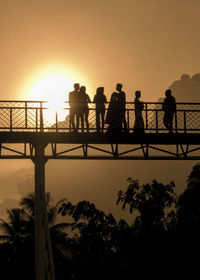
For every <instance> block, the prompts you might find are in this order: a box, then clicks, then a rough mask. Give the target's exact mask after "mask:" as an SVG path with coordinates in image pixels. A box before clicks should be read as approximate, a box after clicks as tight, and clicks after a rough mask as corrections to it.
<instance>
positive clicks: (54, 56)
mask: <svg viewBox="0 0 200 280" xmlns="http://www.w3.org/2000/svg"><path fill="white" fill-rule="evenodd" d="M199 27H200V1H199V0H187V1H186V0H168V1H166V0H151V1H149V0H140V1H136V0H101V1H100V0H95V1H94V0H73V1H70V0H68V1H67V0H54V1H53V0H28V1H27V0H0V42H1V44H0V61H1V67H0V99H1V100H4V99H9V100H11V99H12V100H15V99H26V98H27V94H28V90H29V87H30V90H31V86H33V85H32V84H30V85H29V84H28V86H27V81H29V79H30V77H32V76H33V75H37V73H38V72H40V71H41V69H48V68H52V69H53V68H56V69H58V70H57V71H58V72H59V67H60V69H63V68H64V69H66V71H68V72H69V73H71V74H70V75H71V76H70V79H72V80H73V82H76V81H77V80H79V79H81V82H82V83H84V84H85V85H86V86H87V91H88V93H89V94H90V96H91V97H92V96H93V95H94V93H95V90H96V88H97V87H98V86H105V93H106V95H107V96H108V98H109V97H110V95H111V93H112V91H113V90H114V88H115V84H116V83H117V82H121V83H122V84H123V85H124V90H125V91H126V93H127V100H130V101H132V100H133V94H134V91H135V90H137V89H140V90H141V91H142V99H143V100H144V101H156V100H157V99H158V98H159V97H161V96H163V95H164V91H165V89H166V88H167V87H168V86H170V85H171V84H172V82H173V81H174V80H177V79H179V78H180V76H181V75H182V74H184V73H187V74H189V75H194V74H195V73H199V72H200V66H199V65H200V55H199V50H200V37H199ZM47 74H48V73H47ZM36 82H37V81H36ZM25 85H26V86H25ZM25 89H26V90H25ZM57 96H59V94H58V95H57ZM66 98H67V92H66ZM188 99H189V96H188ZM188 101H189V100H188ZM19 162H20V163H19ZM194 163H195V162H185V163H180V162H173V163H171V162H162V163H159V162H152V161H150V162H145V161H141V162H137V161H128V162H125V161H123V162H113V161H112V162H111V161H109V162H102V161H101V162H95V164H94V162H93V163H92V162H87V161H82V162H79V161H69V162H67V161H62V162H58V161H51V162H49V163H48V164H47V168H46V170H47V175H46V178H47V179H46V181H47V188H48V190H50V191H51V192H52V194H53V195H54V196H56V199H57V198H59V196H61V197H63V196H65V192H66V195H67V196H68V197H69V199H70V196H72V197H73V199H79V200H80V199H82V198H83V199H91V200H95V202H96V201H97V203H98V202H99V206H102V205H104V204H105V205H106V207H107V209H108V208H109V199H110V198H111V197H112V198H113V197H114V199H113V201H115V197H116V191H117V190H118V189H120V188H121V187H122V188H123V186H122V184H124V186H126V183H125V179H126V178H127V177H130V176H133V177H136V178H139V179H141V180H144V181H146V180H151V179H154V178H158V179H159V178H160V179H162V180H166V178H168V177H169V179H170V180H171V179H173V180H175V181H178V182H179V184H180V185H181V184H182V183H183V182H184V181H185V178H186V177H187V175H188V172H189V171H190V170H191V167H192V165H193V164H194ZM0 166H1V168H0V176H1V177H0V180H1V182H2V183H1V185H2V187H1V188H0V200H2V201H3V199H5V198H17V196H18V192H20V193H22V189H23V190H24V186H25V185H26V183H27V182H29V183H30V181H31V180H30V177H31V176H32V174H33V166H32V163H31V162H30V161H3V160H1V162H0ZM55 168H57V171H56V172H55V173H53V172H52V170H55ZM158 169H159V172H160V173H159V175H158ZM66 170H67V171H68V172H69V174H68V175H67V171H66ZM74 170H83V171H82V172H83V174H82V175H81V176H80V177H79V178H78V179H77V176H76V175H75V173H74ZM183 170H184V172H185V173H184V176H183V175H182V174H183ZM116 171H117V172H116ZM116 173H118V174H119V175H118V177H116ZM16 174H18V175H17V177H16V180H14V179H13V180H12V178H15V175H16ZM144 174H145V176H144ZM24 182H25V183H24ZM97 182H98V184H97ZM23 184H24V185H23ZM27 184H28V183H27ZM30 185H31V183H30ZM124 188H125V187H124ZM106 192H107V194H106Z"/></svg>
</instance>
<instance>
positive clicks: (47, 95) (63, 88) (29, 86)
mask: <svg viewBox="0 0 200 280" xmlns="http://www.w3.org/2000/svg"><path fill="white" fill-rule="evenodd" d="M75 79H76V77H75V74H74V73H72V71H71V72H70V71H67V70H66V69H63V68H62V67H60V68H59V67H47V68H44V69H43V70H41V71H39V72H38V73H37V74H35V75H33V76H32V77H31V78H29V79H28V81H27V83H26V85H25V87H24V89H23V92H24V95H26V99H29V100H33V101H47V102H48V103H47V106H46V107H48V110H45V113H44V118H45V119H46V121H48V122H49V123H52V124H53V123H55V120H56V112H57V116H58V120H59V121H63V120H65V118H66V116H67V115H68V114H69V112H68V110H66V108H69V106H68V104H66V103H65V102H66V101H68V93H69V92H70V91H71V90H73V84H74V83H75V82H77V81H78V82H80V79H77V80H75Z"/></svg>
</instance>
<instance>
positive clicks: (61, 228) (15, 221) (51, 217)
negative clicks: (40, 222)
mask: <svg viewBox="0 0 200 280" xmlns="http://www.w3.org/2000/svg"><path fill="white" fill-rule="evenodd" d="M63 201H64V200H60V201H58V202H57V203H56V205H52V204H51V202H52V197H51V194H50V193H47V194H46V205H47V214H48V221H49V227H50V236H51V240H52V250H53V258H54V262H55V270H56V271H57V273H58V272H59V271H60V269H59V267H60V266H64V267H66V265H67V267H68V269H69V271H70V267H69V266H70V257H71V255H72V254H73V249H74V243H73V240H71V239H70V238H69V237H68V234H67V232H66V229H67V228H69V227H70V224H69V223H58V224H57V223H56V218H57V215H58V207H59V205H60V203H63ZM20 206H21V208H15V209H11V210H7V214H8V218H7V219H6V220H5V219H0V229H1V231H2V232H3V233H2V235H0V241H1V242H4V243H7V246H8V247H11V248H12V250H11V254H10V257H9V263H8V264H9V266H12V265H13V263H15V271H16V270H18V268H19V267H20V265H19V262H27V261H28V260H30V258H29V256H30V255H31V260H32V263H34V221H35V217H34V215H35V195H34V194H33V193H31V194H29V195H27V196H26V197H23V198H22V199H21V200H20ZM63 262H64V263H65V264H64V265H63ZM32 270H33V266H32ZM33 274H34V273H33ZM20 277H21V275H20ZM26 277H27V275H26ZM59 278H60V277H59Z"/></svg>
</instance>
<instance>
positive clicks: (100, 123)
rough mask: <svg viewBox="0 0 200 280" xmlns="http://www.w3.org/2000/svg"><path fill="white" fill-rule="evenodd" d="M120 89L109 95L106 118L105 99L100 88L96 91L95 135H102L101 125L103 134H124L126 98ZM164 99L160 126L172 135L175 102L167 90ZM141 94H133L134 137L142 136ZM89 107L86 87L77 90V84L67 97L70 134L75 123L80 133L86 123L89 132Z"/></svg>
mask: <svg viewBox="0 0 200 280" xmlns="http://www.w3.org/2000/svg"><path fill="white" fill-rule="evenodd" d="M122 88H123V85H122V84H120V83H118V84H117V85H116V91H114V92H113V93H112V95H111V98H110V102H109V106H108V109H107V114H106V116H105V104H106V103H107V98H106V96H105V94H104V87H98V88H97V90H96V94H95V96H94V99H93V103H95V107H96V108H95V113H96V130H97V132H98V133H100V132H103V131H104V124H105V123H106V124H108V128H107V133H110V134H115V133H121V132H124V133H127V121H126V94H125V92H124V91H123V90H122ZM165 95H166V98H165V100H164V102H163V106H162V110H163V111H164V112H165V113H164V119H163V123H164V125H165V127H166V128H167V129H168V130H169V132H170V133H172V123H173V117H174V113H175V111H176V101H175V98H174V97H173V96H172V94H171V90H170V89H167V90H166V92H165ZM140 98H141V91H139V90H137V91H136V92H135V100H134V109H135V124H134V129H133V132H134V133H144V120H143V116H142V111H143V110H144V103H143V102H142V101H140ZM88 103H91V99H90V97H89V95H88V94H87V93H86V87H85V86H80V84H79V83H76V84H74V90H73V91H71V92H70V93H69V105H70V115H69V124H70V125H69V126H70V132H71V131H73V132H78V130H79V123H80V121H81V130H82V132H84V123H86V129H87V132H89V121H88V116H89V107H88Z"/></svg>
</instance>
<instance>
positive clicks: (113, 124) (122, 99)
mask: <svg viewBox="0 0 200 280" xmlns="http://www.w3.org/2000/svg"><path fill="white" fill-rule="evenodd" d="M140 97H141V91H139V90H137V91H136V92H135V100H134V104H135V124H134V130H133V132H135V133H144V120H143V117H142V111H143V109H144V103H143V102H142V101H140ZM105 122H106V123H107V124H109V127H108V130H107V132H108V133H111V134H114V133H120V132H124V133H127V121H126V94H125V92H124V91H122V84H117V86H116V92H113V94H112V96H111V99H110V103H109V107H108V112H107V116H106V121H105Z"/></svg>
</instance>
